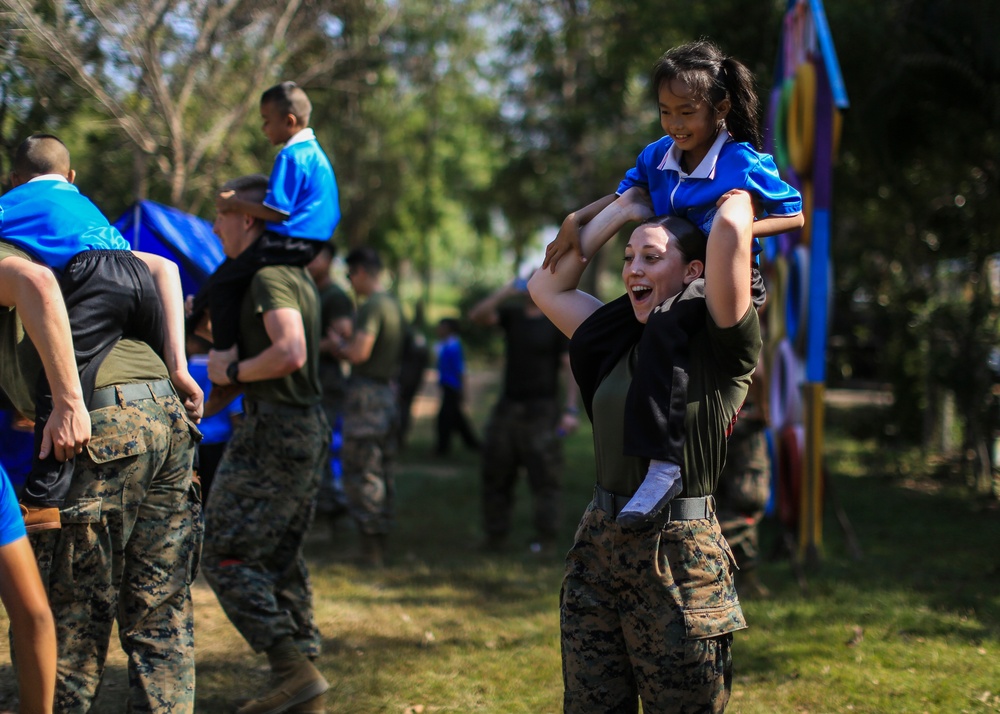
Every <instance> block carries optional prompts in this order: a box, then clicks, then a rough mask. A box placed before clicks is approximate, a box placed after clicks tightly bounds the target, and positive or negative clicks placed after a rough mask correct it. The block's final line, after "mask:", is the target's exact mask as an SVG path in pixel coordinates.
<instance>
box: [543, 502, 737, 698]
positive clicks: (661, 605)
mask: <svg viewBox="0 0 1000 714" xmlns="http://www.w3.org/2000/svg"><path fill="white" fill-rule="evenodd" d="M732 567H733V558H732V554H731V553H730V551H729V548H728V546H727V545H726V541H725V539H724V538H723V537H722V533H721V532H720V531H719V525H718V523H717V522H716V520H715V519H714V518H706V519H701V520H692V521H672V522H670V523H667V524H666V525H664V526H663V527H662V528H658V527H656V526H649V527H646V528H642V529H634V530H625V529H622V528H621V527H619V526H618V525H617V523H616V522H615V520H614V518H612V517H611V516H610V515H609V514H608V513H606V512H605V511H603V510H601V509H598V508H596V507H595V506H594V504H591V505H590V506H589V507H588V508H587V510H586V512H585V513H584V515H583V519H582V520H581V522H580V526H579V528H578V529H577V533H576V538H575V543H574V545H573V547H572V549H571V550H570V552H569V554H568V555H567V557H566V576H565V579H564V580H563V587H562V596H561V609H560V614H561V617H560V619H561V630H562V656H563V684H564V686H565V694H564V711H565V712H568V713H570V714H574V713H577V712H579V713H580V714H584V713H586V714H590V713H591V712H615V714H635V712H636V711H637V710H638V700H639V698H640V697H641V698H642V707H643V712H644V714H694V713H695V712H698V713H699V714H700V713H703V712H722V711H724V710H725V707H726V703H727V702H728V701H729V694H730V691H731V687H732V654H731V650H730V648H731V646H732V639H733V635H732V633H733V632H734V631H735V630H739V629H742V628H744V627H746V621H745V620H744V618H743V611H742V609H741V608H740V604H739V600H738V599H737V597H736V590H735V588H734V587H733V579H732Z"/></svg>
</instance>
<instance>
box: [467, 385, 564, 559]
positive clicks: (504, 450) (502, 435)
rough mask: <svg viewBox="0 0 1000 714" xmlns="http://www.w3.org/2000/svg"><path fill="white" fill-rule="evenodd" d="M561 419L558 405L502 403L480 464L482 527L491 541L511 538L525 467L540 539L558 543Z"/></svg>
mask: <svg viewBox="0 0 1000 714" xmlns="http://www.w3.org/2000/svg"><path fill="white" fill-rule="evenodd" d="M559 416H560V411H559V407H558V406H557V402H556V400H554V399H537V400H533V401H530V402H512V401H509V400H506V399H501V400H500V401H499V402H498V403H497V405H496V406H495V407H494V408H493V412H492V413H491V414H490V420H489V423H488V424H487V426H486V438H485V443H484V444H483V461H482V464H483V465H482V481H483V492H482V493H483V526H484V529H485V531H486V534H487V535H488V536H491V537H493V538H503V537H505V536H506V535H507V533H509V532H510V528H511V515H512V513H513V510H514V489H515V486H516V484H517V476H518V470H519V469H520V468H521V467H524V470H525V471H526V472H527V476H528V485H529V486H530V488H531V493H532V495H533V496H534V517H533V524H534V527H535V534H536V537H537V538H538V540H540V541H545V542H552V541H554V540H555V539H556V534H557V533H558V531H559V515H560V514H559V489H560V483H561V481H562V471H563V445H562V439H561V438H560V437H559V435H558V434H556V427H557V426H558V423H559Z"/></svg>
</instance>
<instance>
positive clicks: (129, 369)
mask: <svg viewBox="0 0 1000 714" xmlns="http://www.w3.org/2000/svg"><path fill="white" fill-rule="evenodd" d="M10 257H17V258H23V259H25V260H30V258H29V256H28V254H27V253H25V252H24V251H21V250H18V249H17V248H15V247H14V246H12V245H10V244H9V243H4V242H2V241H0V260H3V259H4V258H10ZM41 370H42V361H41V359H40V358H39V357H38V353H37V351H36V350H35V346H34V345H33V344H32V343H31V339H30V338H29V337H28V336H27V335H26V334H25V332H24V326H23V325H22V323H21V320H20V318H19V317H18V315H17V311H16V310H14V309H13V308H11V307H0V389H3V390H4V392H6V393H7V396H8V397H9V398H10V400H11V403H12V404H13V405H14V406H15V407H16V408H17V410H18V411H19V412H21V413H22V414H24V415H25V416H27V417H29V418H34V416H35V384H36V383H37V380H38V375H39V373H40V372H41ZM166 377H167V368H166V366H165V365H164V364H163V361H162V360H161V359H160V358H159V357H157V356H156V353H155V352H153V350H152V349H151V348H150V347H149V345H147V344H145V343H144V342H138V341H135V340H122V341H120V342H119V343H118V344H117V345H115V347H114V348H113V349H112V350H111V352H110V353H109V354H108V356H107V357H106V358H105V360H104V362H103V363H101V367H100V369H99V370H98V372H97V379H96V381H95V385H94V386H95V388H98V389H99V388H101V387H107V386H109V385H112V384H128V383H131V382H151V381H155V380H158V379H164V378H166Z"/></svg>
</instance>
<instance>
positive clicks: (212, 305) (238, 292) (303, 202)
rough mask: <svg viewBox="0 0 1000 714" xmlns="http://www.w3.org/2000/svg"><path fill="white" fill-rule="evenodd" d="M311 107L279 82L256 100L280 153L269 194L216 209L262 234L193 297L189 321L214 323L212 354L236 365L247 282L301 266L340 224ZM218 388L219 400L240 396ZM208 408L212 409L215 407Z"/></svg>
mask: <svg viewBox="0 0 1000 714" xmlns="http://www.w3.org/2000/svg"><path fill="white" fill-rule="evenodd" d="M311 113H312V104H311V103H310V101H309V97H308V96H307V95H306V93H305V90H303V89H302V88H301V87H299V86H298V85H297V84H295V82H282V83H281V84H278V85H275V86H273V87H271V88H270V89H268V90H267V91H265V92H264V93H263V94H262V95H261V98H260V115H261V118H262V119H263V130H264V134H265V136H267V139H268V141H270V142H271V144H273V145H275V146H278V145H280V144H284V147H283V148H282V149H281V151H280V152H278V155H277V157H275V160H274V166H273V167H272V169H271V175H270V178H269V183H268V189H267V194H266V195H265V196H264V201H263V202H262V203H254V202H252V201H246V200H243V199H241V198H239V197H238V196H237V195H236V193H235V192H234V191H222V192H221V193H220V194H219V196H218V197H217V198H216V203H215V206H216V210H217V211H218V212H219V213H220V214H221V213H231V212H237V213H240V214H242V215H243V216H244V220H247V221H254V220H256V219H260V220H262V221H264V222H265V224H264V233H263V234H262V235H261V237H260V238H259V239H258V240H257V241H256V242H255V243H254V244H253V245H252V246H251V247H250V248H249V249H247V250H246V251H244V252H243V253H241V254H240V255H239V256H238V257H236V258H230V259H227V260H226V261H224V262H223V263H222V265H220V266H219V268H218V269H217V270H216V271H215V273H214V274H213V275H212V277H211V278H210V279H209V280H208V281H207V282H206V284H205V286H203V288H202V290H201V291H199V294H198V296H196V298H195V303H194V311H193V313H194V314H193V318H194V320H195V321H196V322H197V321H198V320H200V317H201V314H202V313H203V312H204V310H205V308H206V307H207V308H208V312H209V315H210V318H211V322H212V343H213V344H212V349H213V350H214V351H218V352H228V353H229V354H226V355H225V356H226V357H227V358H228V359H229V360H230V363H231V364H235V363H236V361H237V356H238V355H237V350H236V337H237V333H238V325H239V308H240V305H241V304H242V301H243V295H244V294H245V293H246V291H247V288H248V286H249V285H250V281H251V279H252V278H253V276H254V275H255V274H256V273H257V271H258V270H259V269H260V268H262V267H264V266H266V265H293V266H306V265H308V264H309V263H310V261H312V259H313V258H315V257H316V254H317V253H319V251H320V248H322V246H323V244H324V243H326V242H327V241H328V240H330V238H331V237H332V236H333V232H334V230H335V229H336V227H337V224H338V223H340V199H339V194H338V190H337V180H336V177H335V176H334V173H333V166H332V165H331V164H330V159H329V158H328V157H327V155H326V153H324V151H323V149H322V147H321V146H320V145H319V142H318V141H317V140H316V135H315V133H314V132H313V130H312V129H311V128H309V116H310V114H311ZM238 391H239V390H238V388H237V389H233V388H230V389H222V390H219V392H220V395H225V396H220V397H219V398H220V399H226V398H227V397H230V396H231V395H235V394H236V392H238ZM210 399H211V396H210ZM214 401H215V400H213V404H212V406H211V409H215V404H214Z"/></svg>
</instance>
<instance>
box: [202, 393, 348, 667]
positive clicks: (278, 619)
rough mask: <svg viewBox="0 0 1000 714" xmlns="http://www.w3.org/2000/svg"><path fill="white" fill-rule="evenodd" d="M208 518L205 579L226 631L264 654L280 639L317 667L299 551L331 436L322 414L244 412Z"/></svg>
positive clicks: (254, 406) (260, 406)
mask: <svg viewBox="0 0 1000 714" xmlns="http://www.w3.org/2000/svg"><path fill="white" fill-rule="evenodd" d="M245 411H246V416H245V418H244V420H243V423H242V424H240V426H239V427H237V429H236V432H235V433H234V434H233V436H232V438H231V439H230V440H229V444H228V445H227V446H226V453H225V454H224V455H223V457H222V462H221V463H220V464H219V469H218V471H217V472H216V475H215V483H214V485H213V486H212V498H211V500H210V501H209V503H208V507H207V509H206V513H205V555H204V558H203V566H202V570H203V572H204V573H205V579H206V580H208V584H209V585H210V586H211V587H212V590H213V591H214V592H215V595H216V597H218V598H219V604H220V605H222V609H223V610H225V612H226V615H227V616H228V617H229V620H230V622H232V623H233V626H234V627H236V629H237V630H239V632H240V634H241V635H243V639H245V640H246V641H247V643H248V644H249V645H250V646H251V647H252V648H253V649H254V651H255V652H262V651H264V650H266V649H267V648H268V647H270V646H271V645H273V644H274V643H275V642H276V641H277V640H279V639H281V638H283V637H291V638H292V639H293V640H295V642H296V644H297V645H298V647H299V649H300V650H302V652H304V653H305V654H307V655H309V656H311V657H315V656H316V655H318V654H319V651H320V633H319V630H318V629H317V627H316V623H315V620H314V619H313V607H312V585H311V584H310V582H309V570H308V568H307V567H306V562H305V558H304V557H303V555H302V544H303V541H304V540H305V536H306V533H307V532H308V530H309V526H310V523H311V522H312V517H313V511H314V509H315V507H316V494H317V491H318V490H319V482H320V474H321V472H322V467H323V461H324V459H325V458H326V455H327V449H328V448H329V443H330V428H329V426H328V425H327V422H326V417H325V416H323V411H322V410H321V409H320V407H318V406H316V407H305V408H302V407H285V406H280V405H272V404H267V403H260V402H252V401H250V400H247V401H246V402H245Z"/></svg>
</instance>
